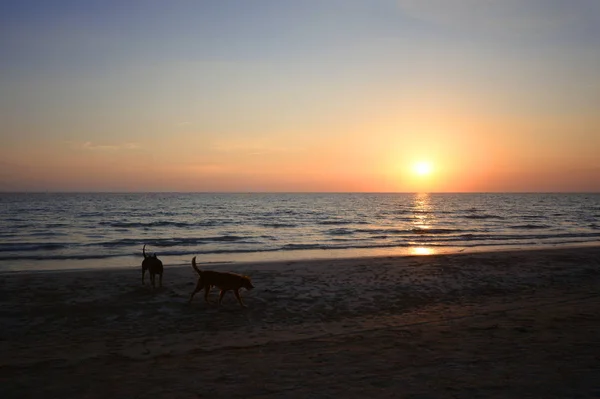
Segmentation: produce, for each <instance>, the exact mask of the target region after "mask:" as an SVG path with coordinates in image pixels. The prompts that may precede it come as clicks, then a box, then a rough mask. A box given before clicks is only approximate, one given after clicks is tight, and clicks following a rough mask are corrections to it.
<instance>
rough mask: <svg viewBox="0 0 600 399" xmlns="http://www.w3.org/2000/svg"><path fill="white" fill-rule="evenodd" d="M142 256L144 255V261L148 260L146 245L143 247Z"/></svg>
mask: <svg viewBox="0 0 600 399" xmlns="http://www.w3.org/2000/svg"><path fill="white" fill-rule="evenodd" d="M142 254H143V255H144V259H146V244H144V246H143V247H142Z"/></svg>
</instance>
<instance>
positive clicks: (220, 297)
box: [219, 290, 227, 305]
mask: <svg viewBox="0 0 600 399" xmlns="http://www.w3.org/2000/svg"><path fill="white" fill-rule="evenodd" d="M226 292H227V291H225V290H221V292H220V293H219V305H221V301H223V296H225V293H226Z"/></svg>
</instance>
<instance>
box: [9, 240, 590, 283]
mask: <svg viewBox="0 0 600 399" xmlns="http://www.w3.org/2000/svg"><path fill="white" fill-rule="evenodd" d="M593 247H600V241H588V242H577V243H563V244H538V245H522V244H519V245H516V244H515V245H488V246H473V247H427V246H422V247H420V246H413V247H383V248H357V249H339V250H336V249H329V250H321V249H320V250H294V251H285V252H273V253H271V252H252V253H237V254H227V255H226V256H224V255H222V254H219V256H218V257H216V258H215V257H214V256H210V255H202V254H201V255H198V258H199V259H200V262H199V264H202V265H206V266H209V267H213V266H214V267H221V266H222V265H232V266H238V265H248V264H265V263H282V262H313V261H314V262H321V261H328V260H336V259H370V258H380V257H399V258H404V257H413V256H443V255H456V254H461V253H466V254H470V253H496V252H513V251H545V250H553V249H571V248H593ZM158 255H159V258H160V259H162V260H163V264H164V265H165V267H168V268H172V267H184V266H186V265H188V266H189V262H191V258H192V257H193V256H194V255H190V256H189V260H183V259H181V257H180V256H161V255H160V252H158ZM123 258H127V259H131V258H133V256H131V257H123ZM135 258H137V257H135ZM174 258H178V259H179V260H178V261H174ZM207 258H208V260H207ZM227 258H229V259H227ZM248 258H250V259H248ZM217 259H222V260H217ZM240 259H242V260H240ZM137 261H138V262H137V263H133V262H129V261H128V262H124V261H121V262H118V264H112V265H111V264H110V262H107V259H94V258H90V259H69V260H41V261H27V262H22V261H17V262H15V263H17V265H22V264H23V263H25V264H26V265H27V264H29V265H30V266H28V267H27V266H26V267H25V268H19V267H18V266H3V267H2V269H0V275H2V274H10V273H42V272H44V273H46V272H47V273H51V272H60V271H87V270H131V269H135V268H139V267H140V265H141V256H140V257H139V259H137ZM3 262H6V263H7V264H8V263H10V262H11V261H10V260H8V261H3ZM40 262H41V263H42V265H43V266H36V265H39V264H40ZM82 263H87V264H88V266H86V267H80V266H79V265H80V264H82ZM55 265H61V266H55Z"/></svg>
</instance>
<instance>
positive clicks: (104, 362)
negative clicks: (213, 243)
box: [0, 246, 600, 398]
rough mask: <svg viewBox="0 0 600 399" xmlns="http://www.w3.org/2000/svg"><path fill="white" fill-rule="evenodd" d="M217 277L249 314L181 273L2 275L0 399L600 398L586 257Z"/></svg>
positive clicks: (483, 257)
mask: <svg viewBox="0 0 600 399" xmlns="http://www.w3.org/2000/svg"><path fill="white" fill-rule="evenodd" d="M223 267H226V268H227V270H231V271H236V272H240V273H244V274H249V275H250V276H251V278H252V281H253V284H254V286H255V287H256V288H255V289H254V290H252V291H243V292H242V297H243V298H244V302H245V303H246V304H247V305H248V308H241V307H240V306H239V305H238V304H237V301H236V300H235V298H234V297H233V295H232V294H231V293H228V294H227V295H226V296H225V298H224V301H223V305H222V306H221V307H219V306H216V305H214V304H213V305H208V304H206V303H204V300H203V298H202V295H197V296H196V298H195V299H194V301H193V302H192V303H191V304H188V303H187V300H188V297H189V294H190V293H191V291H192V290H193V287H194V285H195V282H196V278H197V276H196V275H195V273H194V272H193V270H192V269H191V267H189V268H188V267H186V266H172V267H170V268H169V269H166V271H165V276H164V278H163V284H164V286H163V288H161V289H157V290H152V289H151V288H150V287H149V286H148V281H147V280H146V286H142V285H141V281H140V274H141V273H140V270H139V269H138V268H126V269H118V270H99V269H93V270H92V269H89V270H85V271H78V272H72V271H70V272H69V271H60V272H58V273H50V274H48V273H37V272H34V273H19V272H17V273H5V274H3V275H2V278H1V279H0V288H1V289H0V322H1V323H2V325H3V326H5V327H4V328H3V329H2V330H0V367H1V368H2V369H3V378H4V380H3V381H4V382H3V388H2V390H3V391H4V393H5V394H4V395H3V397H7V398H12V397H15V398H16V397H39V396H46V397H65V398H68V397H74V398H75V397H84V396H85V397H90V398H95V397H106V396H108V395H113V396H116V397H139V396H143V395H151V396H153V397H165V398H167V397H174V396H175V397H190V396H192V397H193V396H194V395H198V394H200V393H205V394H209V395H211V396H217V397H235V396H237V397H273V398H275V397H281V396H288V397H314V396H315V395H317V396H318V395H321V396H323V395H325V396H327V395H329V396H333V397H364V395H372V396H373V397H397V396H398V395H399V392H401V393H402V395H404V396H406V397H418V396H419V395H421V397H423V396H427V397H447V396H458V397H519V396H531V397H546V398H560V397H570V396H573V394H574V393H577V395H575V396H578V397H594V396H597V393H598V392H600V385H598V383H597V382H596V381H600V369H598V367H597V359H599V358H600V341H598V337H597V326H598V324H599V323H600V246H594V247H586V248H581V247H577V248H568V249H565V248H559V249H542V250H533V251H532V250H525V251H523V250H520V251H504V252H478V253H458V254H449V255H432V256H408V257H397V256H396V257H394V256H390V257H385V256H384V257H371V258H350V259H329V260H312V261H301V260H300V261H292V262H286V261H284V262H271V263H246V264H241V263H240V264H235V265H234V264H227V265H223ZM49 276H51V277H52V278H48V277H49ZM211 295H212V296H211V298H212V300H213V301H215V300H216V299H217V297H218V294H217V293H216V292H213V293H212V294H211ZM348 376H352V378H351V379H348ZM156 381H160V382H161V383H160V384H155V383H156ZM523 393H527V395H524V394H523ZM411 395H414V396H411Z"/></svg>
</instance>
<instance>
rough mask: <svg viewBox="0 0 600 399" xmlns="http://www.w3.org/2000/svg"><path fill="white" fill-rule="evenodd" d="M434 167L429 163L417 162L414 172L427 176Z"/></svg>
mask: <svg viewBox="0 0 600 399" xmlns="http://www.w3.org/2000/svg"><path fill="white" fill-rule="evenodd" d="M432 170H433V167H432V166H431V163H429V162H417V163H415V164H414V165H413V172H414V173H415V174H417V175H419V176H427V175H429V174H431V172H432Z"/></svg>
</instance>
